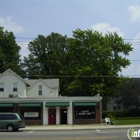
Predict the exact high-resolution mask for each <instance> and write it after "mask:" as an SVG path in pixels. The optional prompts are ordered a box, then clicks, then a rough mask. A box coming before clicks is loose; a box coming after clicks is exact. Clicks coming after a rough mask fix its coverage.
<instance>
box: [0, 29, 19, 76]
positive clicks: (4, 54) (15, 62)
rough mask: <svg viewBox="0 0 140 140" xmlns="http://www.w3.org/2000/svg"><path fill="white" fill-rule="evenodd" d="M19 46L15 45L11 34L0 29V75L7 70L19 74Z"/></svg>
mask: <svg viewBox="0 0 140 140" xmlns="http://www.w3.org/2000/svg"><path fill="white" fill-rule="evenodd" d="M19 51H20V46H18V45H17V43H16V41H15V37H14V34H13V32H8V31H4V29H3V28H2V27H0V73H2V72H4V71H5V70H7V69H8V68H11V69H12V70H14V71H15V72H17V73H19V74H21V72H22V70H21V69H20V55H19Z"/></svg>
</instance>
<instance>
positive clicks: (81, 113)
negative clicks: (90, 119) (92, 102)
mask: <svg viewBox="0 0 140 140" xmlns="http://www.w3.org/2000/svg"><path fill="white" fill-rule="evenodd" d="M92 114H94V112H90V111H89V110H81V112H79V113H78V115H92Z"/></svg>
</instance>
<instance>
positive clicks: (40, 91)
mask: <svg viewBox="0 0 140 140" xmlns="http://www.w3.org/2000/svg"><path fill="white" fill-rule="evenodd" d="M38 95H42V86H38Z"/></svg>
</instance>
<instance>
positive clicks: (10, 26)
mask: <svg viewBox="0 0 140 140" xmlns="http://www.w3.org/2000/svg"><path fill="white" fill-rule="evenodd" d="M0 26H2V27H4V30H8V31H12V32H13V33H21V32H23V31H24V29H23V27H22V26H20V25H18V24H17V23H16V22H13V21H12V18H11V17H5V18H4V17H0Z"/></svg>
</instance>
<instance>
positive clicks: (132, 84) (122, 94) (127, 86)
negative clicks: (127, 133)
mask: <svg viewBox="0 0 140 140" xmlns="http://www.w3.org/2000/svg"><path fill="white" fill-rule="evenodd" d="M115 97H116V98H115V102H116V103H117V104H121V105H122V106H123V107H124V108H125V109H126V110H127V109H129V108H132V107H134V108H139V106H140V78H131V79H129V80H127V81H126V82H125V83H124V84H123V85H122V86H121V87H120V89H119V90H118V91H117V92H116V96H115Z"/></svg>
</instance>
